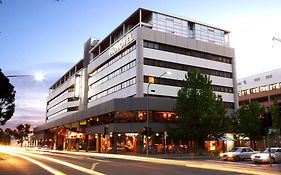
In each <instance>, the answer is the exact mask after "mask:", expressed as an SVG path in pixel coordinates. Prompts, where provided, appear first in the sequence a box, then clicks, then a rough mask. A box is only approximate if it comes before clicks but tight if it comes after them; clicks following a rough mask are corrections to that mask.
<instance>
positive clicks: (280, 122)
mask: <svg viewBox="0 0 281 175" xmlns="http://www.w3.org/2000/svg"><path fill="white" fill-rule="evenodd" d="M269 111H270V112H271V114H272V127H273V128H277V129H279V130H280V129H281V106H279V105H278V103H277V102H274V103H273V105H271V106H270V108H269Z"/></svg>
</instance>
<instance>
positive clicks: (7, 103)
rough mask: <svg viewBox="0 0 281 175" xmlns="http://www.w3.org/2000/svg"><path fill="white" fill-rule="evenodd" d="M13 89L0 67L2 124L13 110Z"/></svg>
mask: <svg viewBox="0 0 281 175" xmlns="http://www.w3.org/2000/svg"><path fill="white" fill-rule="evenodd" d="M15 93H16V92H15V90H14V86H13V85H11V84H10V82H9V79H8V78H7V77H6V76H5V75H4V74H3V73H2V71H1V69H0V122H1V125H4V124H5V123H6V121H8V120H9V119H10V118H11V117H12V116H13V114H14V111H15Z"/></svg>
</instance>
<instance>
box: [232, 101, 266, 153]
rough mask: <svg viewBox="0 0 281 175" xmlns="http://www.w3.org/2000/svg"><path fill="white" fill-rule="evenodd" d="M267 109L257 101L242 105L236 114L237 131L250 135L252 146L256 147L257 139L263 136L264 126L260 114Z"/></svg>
mask: <svg viewBox="0 0 281 175" xmlns="http://www.w3.org/2000/svg"><path fill="white" fill-rule="evenodd" d="M264 111H265V109H264V108H263V107H261V106H260V104H259V103H258V102H256V101H253V102H251V103H249V104H248V105H243V106H241V107H240V108H239V109H238V110H237V112H236V113H235V115H234V118H235V120H236V124H237V126H236V132H238V133H241V134H243V135H244V136H246V137H249V138H250V140H251V146H252V147H254V148H256V145H255V141H256V140H259V139H261V138H262V137H263V128H262V127H261V122H260V119H259V115H260V114H262V113H264Z"/></svg>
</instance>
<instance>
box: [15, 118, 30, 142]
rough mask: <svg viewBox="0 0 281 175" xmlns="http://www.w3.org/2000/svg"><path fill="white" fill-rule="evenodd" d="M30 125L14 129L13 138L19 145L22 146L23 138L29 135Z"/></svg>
mask: <svg viewBox="0 0 281 175" xmlns="http://www.w3.org/2000/svg"><path fill="white" fill-rule="evenodd" d="M30 127H31V125H30V124H27V123H26V124H20V125H18V126H17V127H16V128H17V130H16V132H14V136H15V138H16V139H17V140H18V141H19V143H20V144H21V146H22V144H23V141H24V138H25V137H27V136H28V134H29V133H30Z"/></svg>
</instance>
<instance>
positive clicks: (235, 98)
mask: <svg viewBox="0 0 281 175" xmlns="http://www.w3.org/2000/svg"><path fill="white" fill-rule="evenodd" d="M236 70H237V69H236V58H235V55H234V56H233V58H232V79H233V94H234V110H235V111H236V110H237V109H238V108H239V100H238V93H237V92H238V88H237V73H236Z"/></svg>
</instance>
